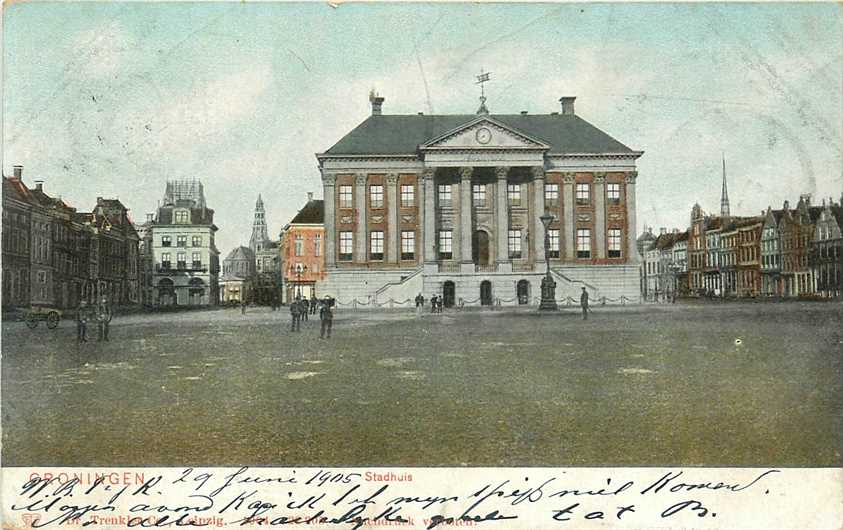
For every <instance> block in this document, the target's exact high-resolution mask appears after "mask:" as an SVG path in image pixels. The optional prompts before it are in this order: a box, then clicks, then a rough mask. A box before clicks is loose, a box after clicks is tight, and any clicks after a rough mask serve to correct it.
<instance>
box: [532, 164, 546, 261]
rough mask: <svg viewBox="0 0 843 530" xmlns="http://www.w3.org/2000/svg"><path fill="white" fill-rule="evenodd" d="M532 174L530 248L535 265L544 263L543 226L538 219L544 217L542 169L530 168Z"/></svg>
mask: <svg viewBox="0 0 843 530" xmlns="http://www.w3.org/2000/svg"><path fill="white" fill-rule="evenodd" d="M531 171H532V173H533V216H532V217H533V219H532V224H533V231H532V234H533V235H532V237H531V238H530V247H531V249H532V251H533V256H535V259H534V262H535V263H536V265H541V264H542V263H543V262H544V225H543V224H542V222H541V219H540V217H541V216H542V215H544V167H533V168H531Z"/></svg>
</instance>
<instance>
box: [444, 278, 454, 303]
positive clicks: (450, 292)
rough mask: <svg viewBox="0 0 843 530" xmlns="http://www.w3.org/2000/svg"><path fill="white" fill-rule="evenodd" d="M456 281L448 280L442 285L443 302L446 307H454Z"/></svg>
mask: <svg viewBox="0 0 843 530" xmlns="http://www.w3.org/2000/svg"><path fill="white" fill-rule="evenodd" d="M455 291H456V289H455V287H454V282H452V281H447V282H445V283H444V284H443V285H442V303H443V304H444V306H445V307H454V292H455Z"/></svg>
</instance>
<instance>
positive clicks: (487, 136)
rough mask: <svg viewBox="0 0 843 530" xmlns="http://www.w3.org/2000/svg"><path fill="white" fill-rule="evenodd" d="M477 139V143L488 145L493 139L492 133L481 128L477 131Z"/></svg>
mask: <svg viewBox="0 0 843 530" xmlns="http://www.w3.org/2000/svg"><path fill="white" fill-rule="evenodd" d="M475 138H477V141H478V142H480V143H481V144H487V143H489V140H491V139H492V131H490V130H489V129H487V128H485V127H480V128H479V129H477V133H476V134H475Z"/></svg>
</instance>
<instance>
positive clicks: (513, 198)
mask: <svg viewBox="0 0 843 530" xmlns="http://www.w3.org/2000/svg"><path fill="white" fill-rule="evenodd" d="M506 201H507V202H508V203H509V205H510V206H521V184H507V185H506Z"/></svg>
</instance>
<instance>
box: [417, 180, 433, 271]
mask: <svg viewBox="0 0 843 530" xmlns="http://www.w3.org/2000/svg"><path fill="white" fill-rule="evenodd" d="M435 175H436V169H434V168H425V170H424V172H423V173H422V183H421V186H419V188H420V189H422V194H423V196H424V202H421V203H420V207H419V212H420V213H421V214H422V217H423V219H424V221H423V222H424V224H423V228H422V230H423V231H424V233H423V234H422V239H423V243H422V257H423V259H424V262H425V264H431V265H434V266H435V264H436V178H435Z"/></svg>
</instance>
